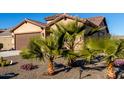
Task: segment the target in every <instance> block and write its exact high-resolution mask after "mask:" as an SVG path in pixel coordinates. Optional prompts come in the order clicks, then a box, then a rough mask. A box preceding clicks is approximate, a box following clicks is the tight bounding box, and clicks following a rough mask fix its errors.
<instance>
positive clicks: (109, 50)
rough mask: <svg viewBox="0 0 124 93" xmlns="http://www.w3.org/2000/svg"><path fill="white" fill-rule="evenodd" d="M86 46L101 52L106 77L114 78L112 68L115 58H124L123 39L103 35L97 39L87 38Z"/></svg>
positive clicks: (98, 52) (114, 74)
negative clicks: (105, 63) (104, 63)
mask: <svg viewBox="0 0 124 93" xmlns="http://www.w3.org/2000/svg"><path fill="white" fill-rule="evenodd" d="M86 46H87V47H88V48H89V49H91V50H94V51H97V54H102V55H103V56H104V59H103V60H105V61H106V62H107V73H106V75H107V77H108V78H116V73H115V70H114V64H113V63H114V61H115V60H116V59H117V58H124V41H122V40H114V39H112V38H108V37H104V38H101V39H100V38H99V39H96V38H95V39H93V38H92V39H91V38H90V39H89V40H88V43H87V44H86Z"/></svg>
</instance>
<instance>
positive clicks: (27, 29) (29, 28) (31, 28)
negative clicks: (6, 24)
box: [14, 22, 42, 34]
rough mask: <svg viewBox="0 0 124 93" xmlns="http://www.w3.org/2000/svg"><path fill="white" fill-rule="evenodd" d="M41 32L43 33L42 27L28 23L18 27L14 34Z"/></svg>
mask: <svg viewBox="0 0 124 93" xmlns="http://www.w3.org/2000/svg"><path fill="white" fill-rule="evenodd" d="M40 31H42V29H41V27H39V26H36V25H34V24H31V23H29V22H27V23H24V24H23V25H21V26H20V27H18V28H17V29H15V30H14V34H20V33H31V32H40Z"/></svg>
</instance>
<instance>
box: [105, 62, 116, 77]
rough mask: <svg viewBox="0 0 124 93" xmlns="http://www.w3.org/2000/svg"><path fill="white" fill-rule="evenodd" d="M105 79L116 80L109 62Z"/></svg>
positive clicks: (111, 64) (112, 66)
mask: <svg viewBox="0 0 124 93" xmlns="http://www.w3.org/2000/svg"><path fill="white" fill-rule="evenodd" d="M107 77H108V78H109V79H115V78H116V73H115V70H114V65H113V62H110V63H109V64H108V66H107Z"/></svg>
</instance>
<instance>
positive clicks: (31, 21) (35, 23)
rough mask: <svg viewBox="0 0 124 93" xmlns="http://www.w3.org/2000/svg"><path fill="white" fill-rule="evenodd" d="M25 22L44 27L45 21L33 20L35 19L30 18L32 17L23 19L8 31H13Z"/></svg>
mask: <svg viewBox="0 0 124 93" xmlns="http://www.w3.org/2000/svg"><path fill="white" fill-rule="evenodd" d="M25 22H29V23H31V24H34V25H36V26H39V27H42V28H45V27H46V24H45V23H42V22H39V21H35V20H32V19H25V20H24V21H22V22H21V23H20V24H19V25H17V26H15V27H13V29H11V30H10V31H11V32H13V31H14V30H15V29H17V28H18V27H20V26H21V25H22V24H24V23H25Z"/></svg>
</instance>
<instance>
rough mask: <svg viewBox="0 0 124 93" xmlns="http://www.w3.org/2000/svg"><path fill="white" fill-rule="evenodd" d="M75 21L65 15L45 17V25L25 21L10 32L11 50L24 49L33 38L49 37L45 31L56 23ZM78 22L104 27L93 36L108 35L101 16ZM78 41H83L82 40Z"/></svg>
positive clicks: (73, 18)
mask: <svg viewBox="0 0 124 93" xmlns="http://www.w3.org/2000/svg"><path fill="white" fill-rule="evenodd" d="M76 19H77V17H75V16H71V15H68V14H65V13H64V14H57V15H54V16H49V17H46V18H45V20H46V21H47V23H41V22H38V21H35V20H31V19H25V20H24V21H23V22H21V23H20V24H19V25H17V26H16V27H14V28H13V29H12V30H11V32H12V36H13V40H12V42H13V48H14V49H16V50H21V49H22V48H26V47H27V45H28V43H29V41H30V39H31V38H33V37H34V36H37V35H43V36H44V37H46V36H47V35H49V33H48V31H47V30H48V29H50V28H55V27H56V26H55V24H56V23H61V22H62V23H64V24H67V23H69V22H71V21H74V20H76ZM78 21H79V24H80V25H84V24H86V25H88V26H89V27H98V26H99V27H104V26H106V29H105V30H103V31H100V32H98V33H94V36H104V35H108V34H109V31H108V28H107V24H106V20H105V18H104V17H102V16H99V17H92V18H78ZM78 39H80V40H83V39H82V38H78ZM78 39H77V41H78Z"/></svg>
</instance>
